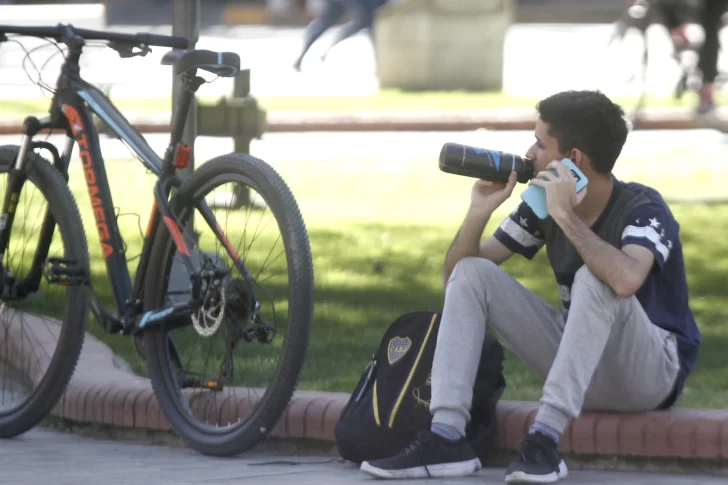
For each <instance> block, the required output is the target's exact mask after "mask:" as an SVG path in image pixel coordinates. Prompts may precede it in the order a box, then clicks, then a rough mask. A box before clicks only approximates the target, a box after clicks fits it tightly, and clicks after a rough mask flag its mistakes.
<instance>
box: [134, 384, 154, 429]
mask: <svg viewBox="0 0 728 485" xmlns="http://www.w3.org/2000/svg"><path fill="white" fill-rule="evenodd" d="M153 399H156V397H155V396H154V391H152V388H151V387H147V388H146V389H144V390H143V391H142V392H141V393H139V395H138V396H137V397H136V399H134V427H135V428H139V429H144V428H147V427H148V423H149V420H148V416H147V408H148V406H149V401H151V400H153Z"/></svg>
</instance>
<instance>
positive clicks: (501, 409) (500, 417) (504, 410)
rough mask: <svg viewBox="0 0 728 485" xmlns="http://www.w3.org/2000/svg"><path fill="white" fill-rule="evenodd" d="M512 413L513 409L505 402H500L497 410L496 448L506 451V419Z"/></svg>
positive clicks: (494, 443)
mask: <svg viewBox="0 0 728 485" xmlns="http://www.w3.org/2000/svg"><path fill="white" fill-rule="evenodd" d="M510 412H511V407H510V406H508V404H507V403H506V402H505V401H498V404H497V405H496V408H495V419H496V421H495V440H494V442H493V446H494V448H500V449H505V443H506V433H505V426H504V423H505V418H506V416H507V415H508V413H510Z"/></svg>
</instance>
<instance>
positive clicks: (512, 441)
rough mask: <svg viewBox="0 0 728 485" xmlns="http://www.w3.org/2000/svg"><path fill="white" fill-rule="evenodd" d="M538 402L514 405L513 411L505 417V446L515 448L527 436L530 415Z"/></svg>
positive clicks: (510, 448)
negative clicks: (527, 422)
mask: <svg viewBox="0 0 728 485" xmlns="http://www.w3.org/2000/svg"><path fill="white" fill-rule="evenodd" d="M537 406H538V404H536V403H520V404H518V405H516V406H514V407H513V409H512V411H511V412H510V413H508V415H506V417H505V422H504V423H503V424H504V434H505V436H504V437H505V443H504V445H505V448H506V449H509V450H515V449H517V448H518V446H519V445H520V444H521V441H523V438H525V437H526V432H527V429H528V428H527V426H526V421H527V419H528V416H529V415H530V414H531V413H532V412H533V410H534V407H537Z"/></svg>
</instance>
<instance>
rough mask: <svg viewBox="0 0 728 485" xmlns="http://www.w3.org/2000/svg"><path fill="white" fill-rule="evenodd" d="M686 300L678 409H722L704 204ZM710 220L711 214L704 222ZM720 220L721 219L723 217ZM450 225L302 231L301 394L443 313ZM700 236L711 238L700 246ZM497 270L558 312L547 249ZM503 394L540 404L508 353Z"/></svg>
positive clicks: (716, 301)
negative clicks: (304, 342) (306, 340)
mask: <svg viewBox="0 0 728 485" xmlns="http://www.w3.org/2000/svg"><path fill="white" fill-rule="evenodd" d="M679 211H680V212H681V214H680V217H681V220H684V221H685V222H684V225H683V228H682V233H681V236H682V241H683V244H684V247H685V250H684V252H685V259H686V266H687V270H688V278H689V287H690V296H691V305H692V307H693V310H694V312H695V316H696V319H697V321H698V324H699V325H700V328H701V330H702V332H703V341H704V343H703V347H702V349H701V353H700V356H699V359H698V363H697V366H696V369H695V371H694V373H693V375H692V376H691V377H690V379H689V380H688V384H687V387H686V390H685V393H684V395H683V396H682V397H681V399H680V401H679V402H678V406H683V407H707V408H723V407H725V405H726V403H728V390H725V382H726V380H728V366H727V364H728V357H726V349H728V329H727V328H726V324H725V321H726V316H728V310H727V309H726V307H725V303H724V301H725V275H726V273H727V272H728V267H726V264H727V263H725V262H723V260H724V255H725V254H726V252H727V250H728V247H726V246H728V242H723V238H722V235H721V234H720V228H721V227H722V226H721V224H716V223H714V219H715V213H714V212H710V211H707V210H704V209H699V208H692V209H684V210H683V209H679ZM711 218H712V219H711ZM721 220H723V219H721ZM455 231H456V226H455V225H452V226H436V225H427V226H422V225H401V224H399V225H397V224H355V223H350V224H347V225H345V226H340V227H337V228H320V227H313V228H309V236H310V240H311V248H312V253H313V257H314V268H315V307H314V321H313V326H312V333H311V345H310V348H309V353H308V358H307V361H306V364H305V366H304V369H303V375H302V379H301V381H300V384H299V387H298V388H299V389H301V390H326V391H343V392H351V391H352V390H353V388H354V386H355V385H356V383H357V381H358V379H359V377H360V375H361V373H362V372H363V370H364V367H365V366H366V364H367V362H368V360H369V359H370V358H371V355H372V353H373V352H374V351H375V350H376V349H377V347H378V346H379V343H380V340H381V338H382V335H383V334H384V331H385V330H386V329H387V327H388V326H389V325H390V324H391V323H392V322H393V321H394V320H395V319H396V318H397V317H398V316H399V315H401V314H403V313H406V312H410V311H417V310H430V311H441V309H442V304H443V300H444V293H443V288H442V281H441V270H442V262H443V259H444V255H445V253H446V251H447V249H448V247H449V245H450V243H451V241H452V237H453V235H454V234H455ZM706 241H713V243H712V244H706ZM503 267H504V269H505V270H506V271H507V272H509V273H510V274H511V275H513V276H514V277H515V278H516V279H518V280H519V281H520V282H521V283H523V284H524V285H525V286H527V287H528V288H529V289H531V290H532V291H534V292H535V293H536V294H537V295H539V296H541V297H542V298H544V300H546V301H547V302H548V303H550V304H552V305H554V306H556V307H557V308H559V305H560V303H559V295H558V291H557V289H556V285H555V283H554V279H553V273H552V271H551V268H550V266H549V264H548V261H547V258H546V255H545V251H541V252H540V253H539V254H538V255H537V256H536V257H535V258H534V259H533V260H532V261H528V260H526V259H525V258H522V257H520V256H514V257H513V258H511V259H510V260H509V261H507V262H506V263H505V264H504V266H503ZM93 278H94V284H95V285H96V291H97V293H98V294H99V296H100V297H101V299H102V301H103V302H104V304H105V305H106V307H107V309H111V308H113V306H112V296H111V288H110V287H109V284H108V279H107V278H106V277H105V275H104V274H103V273H102V272H95V273H94V276H93ZM89 331H90V332H91V333H92V334H93V335H95V336H97V337H99V338H100V339H101V340H103V341H104V342H106V343H107V344H109V345H111V346H112V347H113V349H114V351H115V352H116V353H117V354H119V355H120V356H121V357H122V358H124V359H125V360H127V362H129V363H130V364H131V365H132V367H133V368H134V370H135V371H136V372H138V373H140V374H142V375H143V374H145V371H144V368H143V365H142V363H141V361H140V360H139V358H138V357H137V356H136V352H135V351H134V348H133V345H132V341H131V339H130V338H128V337H121V336H115V335H108V334H105V333H104V332H103V330H102V329H101V328H100V326H99V325H98V324H97V323H96V322H95V321H94V319H93V318H91V319H90V322H89ZM505 368H506V378H507V380H508V387H507V390H506V394H505V396H504V398H505V399H524V400H537V399H538V398H539V396H540V390H541V385H542V381H541V379H540V378H539V377H537V376H536V375H535V374H533V373H532V372H530V371H529V370H528V369H527V368H526V367H525V366H524V365H523V364H522V363H521V362H520V361H518V360H517V358H516V357H515V356H514V355H513V354H512V353H510V352H509V351H507V353H506V364H505Z"/></svg>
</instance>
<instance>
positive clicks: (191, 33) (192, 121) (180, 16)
mask: <svg viewBox="0 0 728 485" xmlns="http://www.w3.org/2000/svg"><path fill="white" fill-rule="evenodd" d="M172 35H181V36H183V37H187V38H188V39H189V40H190V46H189V48H190V49H194V48H195V45H196V44H197V41H198V40H200V0H172ZM180 89H181V83H180V80H179V77H178V76H174V78H173V82H172V112H173V115H174V111H175V110H176V109H177V99H178V98H179V92H180ZM196 135H197V100H196V98H193V99H192V104H191V105H190V111H189V113H188V115H187V123H186V124H185V129H184V132H183V135H182V143H185V144H187V145H190V146H192V153H191V154H190V164H189V166H188V167H187V168H186V169H180V170H179V172H180V175H181V176H183V177H186V176H188V175H190V174H191V173H192V171H193V170H194V169H195V150H194V146H195V137H196Z"/></svg>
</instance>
